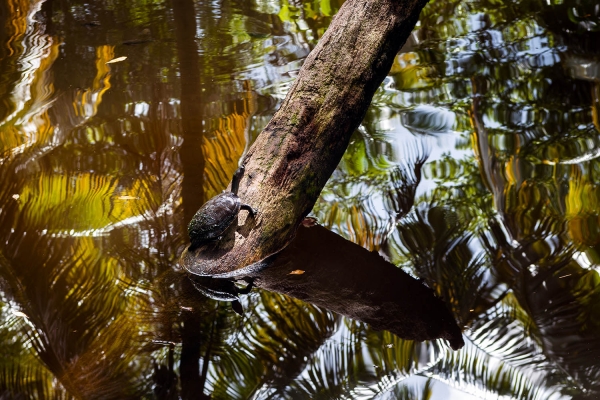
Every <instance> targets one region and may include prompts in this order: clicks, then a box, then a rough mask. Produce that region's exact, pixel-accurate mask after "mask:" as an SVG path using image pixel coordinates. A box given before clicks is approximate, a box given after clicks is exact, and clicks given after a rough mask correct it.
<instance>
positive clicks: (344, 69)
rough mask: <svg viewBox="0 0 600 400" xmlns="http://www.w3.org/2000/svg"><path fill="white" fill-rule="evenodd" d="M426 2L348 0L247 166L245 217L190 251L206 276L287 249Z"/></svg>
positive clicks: (190, 261)
mask: <svg viewBox="0 0 600 400" xmlns="http://www.w3.org/2000/svg"><path fill="white" fill-rule="evenodd" d="M425 4H426V0H348V1H346V2H345V3H344V5H343V6H342V7H341V9H340V11H339V13H338V14H337V15H336V17H335V18H334V20H333V21H332V23H331V25H330V26H329V29H328V30H327V32H326V33H325V34H324V35H323V37H322V38H321V40H320V41H319V43H318V44H317V46H316V47H315V49H314V50H313V51H312V52H311V53H310V54H309V56H308V57H307V59H306V61H305V62H304V65H303V66H302V69H301V70H300V73H299V75H298V78H297V80H296V82H295V83H294V85H293V86H292V88H291V89H290V92H289V94H288V95H287V97H286V99H285V101H284V102H283V105H282V106H281V108H280V109H279V110H278V111H277V113H276V114H275V116H274V117H273V119H272V120H271V121H270V122H269V124H268V125H267V126H266V128H265V129H264V130H263V131H262V133H261V134H260V135H259V136H258V138H257V139H256V142H255V143H254V145H253V146H252V147H251V148H250V150H249V151H248V154H247V155H246V158H245V160H243V164H244V165H245V168H246V171H245V174H244V176H243V178H242V179H241V182H240V186H239V191H238V195H239V197H240V198H241V199H242V202H245V203H248V204H250V205H251V206H252V207H254V208H255V209H257V210H258V211H259V213H258V215H257V216H256V218H251V217H248V215H247V212H246V211H242V212H240V220H239V223H238V226H237V227H234V228H233V229H231V230H230V231H229V232H228V234H226V235H225V236H224V237H223V238H222V240H220V241H219V242H217V243H215V244H211V245H208V246H205V247H200V248H199V249H197V250H195V251H192V252H187V251H186V252H184V254H183V255H182V259H181V264H182V265H183V266H184V267H185V268H186V269H187V270H188V271H190V272H192V273H196V274H201V275H214V274H219V273H227V272H231V271H233V270H237V269H240V268H243V267H245V266H248V265H251V264H255V263H257V262H259V261H261V260H263V259H264V258H265V257H267V256H269V255H270V254H273V253H275V252H277V251H279V250H281V249H282V248H284V247H285V246H286V245H287V244H288V243H289V241H290V240H291V239H292V238H293V237H294V234H295V231H296V228H297V227H298V225H299V224H300V222H301V221H302V220H303V219H304V217H305V216H306V215H307V214H308V213H309V212H310V210H311V209H312V207H313V205H314V204H315V201H316V200H317V198H318V197H319V194H320V193H321V190H322V189H323V187H324V185H325V183H326V182H327V180H328V179H329V177H330V176H331V174H332V173H333V171H334V169H335V168H336V166H337V165H338V163H339V161H340V160H341V158H342V155H343V154H344V151H345V150H346V147H347V146H348V142H349V140H350V136H351V134H352V133H353V131H354V130H355V129H356V128H357V127H358V125H359V124H360V122H361V121H362V118H363V116H364V114H365V112H366V110H367V108H368V106H369V104H370V103H371V99H372V98H373V95H374V93H375V91H376V90H377V88H378V87H379V85H380V84H381V82H382V81H383V79H384V78H385V76H386V75H387V73H388V72H389V70H390V68H391V66H392V62H393V60H394V57H395V56H396V54H397V53H398V51H399V50H400V48H401V47H402V45H403V44H404V42H405V41H406V39H407V38H408V36H409V34H410V32H411V31H412V29H413V27H414V26H415V24H416V22H417V20H418V17H419V14H420V12H421V9H422V8H423V7H424V6H425Z"/></svg>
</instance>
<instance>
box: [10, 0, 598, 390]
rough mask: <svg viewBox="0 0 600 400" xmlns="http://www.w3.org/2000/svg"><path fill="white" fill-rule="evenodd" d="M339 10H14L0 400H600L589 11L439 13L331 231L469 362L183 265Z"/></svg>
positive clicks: (433, 12) (260, 6)
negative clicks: (461, 337)
mask: <svg viewBox="0 0 600 400" xmlns="http://www.w3.org/2000/svg"><path fill="white" fill-rule="evenodd" d="M339 3H340V2H336V1H318V2H314V1H312V2H311V1H305V2H291V1H287V0H284V1H276V2H272V1H269V2H267V1H260V0H259V1H255V2H239V1H220V2H212V3H210V4H208V3H206V2H196V3H193V2H184V1H173V2H172V3H163V2H158V3H152V4H148V3H141V2H137V1H116V2H111V3H98V2H97V3H89V4H88V3H86V2H81V1H79V2H68V4H67V2H64V1H60V0H47V1H43V2H42V1H39V2H35V1H34V2H23V1H12V2H5V3H1V4H0V21H1V23H2V26H3V29H2V36H1V37H2V39H1V41H0V71H2V73H1V74H0V93H1V94H2V98H1V99H0V131H1V133H0V181H1V182H2V185H1V186H0V243H3V244H2V245H1V246H0V276H1V277H0V289H1V290H0V343H1V344H0V347H1V348H2V353H3V357H2V359H1V360H0V370H1V372H0V376H1V377H2V378H0V388H1V389H0V393H1V394H0V397H2V396H5V397H11V398H16V397H19V396H22V397H24V398H50V397H67V396H69V395H70V396H75V397H104V398H140V397H156V398H178V397H183V398H199V397H200V394H201V393H203V395H204V396H208V395H209V394H212V397H213V398H248V397H253V396H254V397H255V398H278V397H286V398H307V397H310V398H328V397H338V398H342V397H347V398H359V397H367V398H370V397H375V396H380V397H385V396H386V393H387V394H389V393H394V395H397V397H398V398H403V396H404V398H410V397H411V396H412V397H413V398H414V397H418V396H421V397H423V398H425V397H426V393H427V391H428V390H429V388H431V382H433V381H427V380H422V381H420V382H421V383H420V384H419V385H418V387H417V389H414V388H413V386H412V384H411V383H409V382H406V379H407V377H414V376H420V377H426V378H432V379H433V380H434V381H437V382H444V383H445V384H447V385H449V386H453V387H457V388H460V389H461V390H465V391H468V392H471V393H475V394H476V395H477V396H480V397H484V396H493V395H497V394H501V395H504V396H508V397H512V398H559V397H561V396H562V397H565V398H596V397H597V396H598V392H599V391H600V388H599V387H598V381H599V380H598V375H599V371H598V365H599V363H598V360H599V359H600V343H599V340H600V328H599V326H598V318H597V310H596V308H597V304H598V301H597V300H598V267H597V265H598V262H600V261H599V260H600V256H599V254H598V238H599V237H600V231H599V229H598V226H599V224H598V188H597V184H596V182H597V180H598V179H597V177H596V175H597V174H598V169H599V168H598V152H597V149H598V147H599V146H598V131H599V130H600V122H599V117H598V115H600V114H599V110H600V106H599V104H600V102H599V100H598V99H599V98H600V95H599V93H600V89H599V88H600V86H599V84H598V82H599V80H598V68H597V65H598V57H599V54H600V50H599V49H598V46H597V43H599V41H598V29H597V26H598V12H597V6H596V5H595V4H593V2H586V1H583V2H569V1H566V2H561V3H560V4H558V3H557V4H554V3H553V2H550V3H548V2H537V1H529V0H528V1H524V2H521V3H520V4H519V5H518V6H515V5H514V4H512V3H511V4H508V3H506V4H505V3H503V4H502V6H498V4H497V3H494V4H492V3H487V2H468V3H465V2H459V1H452V2H441V1H433V2H431V3H430V4H429V5H428V6H427V7H426V8H425V10H424V11H423V14H422V17H421V21H420V23H419V26H418V29H417V31H416V32H415V33H414V34H413V35H412V36H411V40H410V42H409V44H408V45H407V46H406V47H405V49H404V50H403V51H402V52H401V53H400V54H399V55H398V57H397V59H396V62H395V64H394V66H393V69H392V71H391V73H390V76H389V77H388V78H387V79H386V81H385V83H384V85H383V86H382V88H381V89H380V91H379V92H378V93H377V96H376V98H375V100H374V103H373V106H372V107H371V109H370V110H369V112H368V113H367V116H366V118H365V121H364V123H363V125H362V126H361V128H360V129H359V130H358V131H357V132H356V133H355V135H354V137H353V139H352V141H351V144H350V147H349V149H348V151H347V153H346V155H345V156H344V159H343V161H342V163H341V164H340V166H339V168H338V170H337V171H336V172H335V173H334V175H333V177H332V179H331V180H330V182H329V184H328V186H327V187H326V188H325V190H324V191H323V195H322V197H321V199H320V200H319V202H318V203H317V205H316V207H315V209H314V210H313V214H314V215H315V216H316V217H317V218H318V219H319V220H320V221H321V222H322V223H323V224H324V225H326V226H327V227H328V228H330V229H331V230H332V231H334V232H336V233H338V234H340V235H342V236H344V237H346V238H347V239H350V240H352V241H354V242H355V243H358V244H360V245H361V246H363V247H365V248H367V249H369V250H376V251H379V252H380V253H382V254H385V255H386V256H387V257H388V258H389V259H390V260H391V261H392V262H393V263H394V264H396V265H398V266H401V267H403V268H405V269H406V270H409V271H411V272H412V273H413V274H414V275H417V276H419V277H420V278H421V279H423V280H424V281H425V282H426V283H427V284H428V286H429V287H431V288H432V289H433V290H434V291H435V292H436V293H437V295H438V296H439V297H441V298H443V299H444V300H445V301H446V303H447V304H449V305H450V308H451V309H452V312H453V313H454V315H455V317H456V319H457V320H458V321H459V322H460V324H461V326H465V327H466V330H465V337H466V338H467V344H466V346H465V348H464V349H463V350H461V351H459V352H456V353H451V352H450V351H448V350H447V349H446V348H445V347H444V346H443V345H441V344H440V343H438V342H435V341H433V342H425V343H416V342H412V341H407V340H403V339H400V338H398V337H397V336H395V335H393V334H391V333H390V332H388V331H375V330H374V329H373V328H372V327H370V326H368V325H366V324H364V323H362V322H358V321H356V320H351V319H348V318H344V317H341V316H340V315H338V314H335V313H333V312H331V311H328V310H327V309H324V308H320V307H319V306H315V305H311V304H309V303H305V302H302V301H300V300H295V299H293V298H290V297H287V296H284V295H280V294H275V293H269V292H266V291H259V290H254V291H253V292H251V293H250V294H249V295H248V296H246V297H244V298H242V303H243V304H242V306H243V307H244V310H245V313H244V316H243V317H242V318H239V317H238V316H237V315H236V314H234V313H233V312H231V310H230V307H229V306H228V305H227V304H220V303H216V302H214V301H212V300H209V299H207V298H206V297H204V296H202V295H201V294H200V293H198V292H197V291H196V290H195V288H194V287H193V285H192V284H191V283H190V281H189V279H188V278H187V276H186V275H185V274H184V273H183V272H182V271H180V270H178V269H177V268H174V266H175V265H176V261H177V258H178V255H179V254H181V252H182V251H183V249H184V248H185V247H186V246H187V244H188V243H187V235H186V229H185V227H186V224H187V221H189V219H190V218H191V215H193V213H194V212H195V211H196V210H197V209H198V207H199V206H200V205H201V204H202V203H203V202H204V200H206V199H207V198H210V197H212V196H213V195H215V194H217V193H219V192H220V191H221V190H223V189H224V187H225V186H226V184H227V183H228V181H229V178H230V176H231V174H232V173H233V171H235V169H236V168H237V161H238V159H239V158H240V157H241V156H242V155H243V153H244V152H245V151H246V149H247V148H248V146H249V144H250V143H251V142H252V140H253V139H254V138H255V137H256V135H257V134H258V133H259V132H260V130H261V129H262V127H263V126H264V125H265V124H266V122H267V121H268V119H269V118H270V115H271V114H272V113H273V111H274V110H275V109H276V108H277V106H278V104H279V103H280V101H281V100H282V99H283V97H284V95H285V93H286V91H287V89H288V88H289V85H290V83H291V82H292V81H293V78H294V76H295V74H296V73H297V71H298V69H299V68H300V65H301V63H302V60H303V58H304V57H305V56H306V55H307V54H308V52H309V51H310V49H311V48H312V47H313V46H314V45H315V43H316V41H317V40H318V39H319V37H320V36H321V35H322V34H323V32H324V30H325V29H326V27H327V25H328V24H329V22H330V20H331V16H332V15H334V14H335V12H336V10H337V9H338V8H339V6H340V4H339ZM122 56H126V57H127V59H126V60H125V61H122V62H119V63H113V64H107V61H109V60H111V59H114V58H116V57H122ZM433 387H434V389H433V396H434V397H435V396H436V393H437V392H436V389H435V387H436V386H433Z"/></svg>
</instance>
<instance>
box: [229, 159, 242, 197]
mask: <svg viewBox="0 0 600 400" xmlns="http://www.w3.org/2000/svg"><path fill="white" fill-rule="evenodd" d="M244 171H245V168H244V166H243V165H242V166H241V167H239V168H238V169H237V171H235V173H234V174H233V178H232V179H231V193H233V194H237V192H238V189H239V187H240V180H241V179H242V176H244Z"/></svg>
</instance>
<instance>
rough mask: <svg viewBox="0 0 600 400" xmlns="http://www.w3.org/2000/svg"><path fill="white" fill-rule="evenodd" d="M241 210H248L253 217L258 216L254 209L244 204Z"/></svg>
mask: <svg viewBox="0 0 600 400" xmlns="http://www.w3.org/2000/svg"><path fill="white" fill-rule="evenodd" d="M240 210H246V211H248V212H249V213H250V215H252V216H253V217H256V214H258V211H257V210H255V209H254V208H252V207H250V206H249V205H248V204H242V205H241V206H240Z"/></svg>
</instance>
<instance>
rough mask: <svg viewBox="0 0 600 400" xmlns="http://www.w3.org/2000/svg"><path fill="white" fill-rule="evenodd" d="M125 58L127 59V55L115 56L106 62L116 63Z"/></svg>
mask: <svg viewBox="0 0 600 400" xmlns="http://www.w3.org/2000/svg"><path fill="white" fill-rule="evenodd" d="M125 60H127V57H125V56H123V57H117V58H113V59H112V60H110V61H107V62H106V63H107V64H114V63H118V62H121V61H125Z"/></svg>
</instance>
